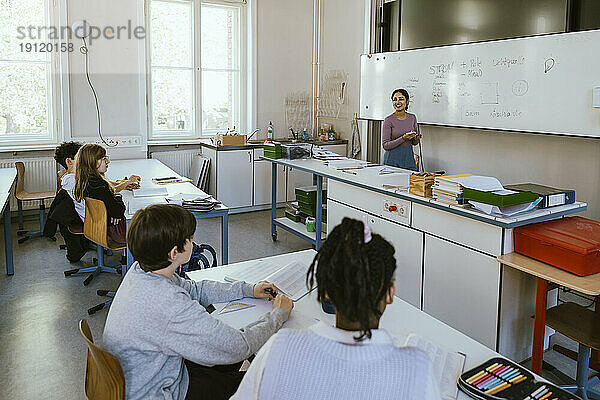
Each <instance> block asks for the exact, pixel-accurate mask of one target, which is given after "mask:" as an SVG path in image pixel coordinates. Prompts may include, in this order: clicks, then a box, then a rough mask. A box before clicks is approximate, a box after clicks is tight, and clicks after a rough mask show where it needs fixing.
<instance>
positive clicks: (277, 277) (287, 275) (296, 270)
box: [266, 261, 308, 301]
mask: <svg viewBox="0 0 600 400" xmlns="http://www.w3.org/2000/svg"><path fill="white" fill-rule="evenodd" d="M307 271H308V266H306V265H304V264H301V263H299V262H297V261H292V262H291V263H289V264H288V265H286V266H285V267H283V268H281V269H280V270H278V271H277V272H275V273H273V274H271V275H269V276H268V277H267V278H266V280H267V281H269V282H271V283H273V284H274V285H275V286H277V287H278V288H279V290H281V291H282V292H283V293H284V294H285V295H286V296H288V297H289V298H290V299H292V300H293V301H298V300H300V298H302V297H303V296H304V295H305V294H307V293H308V288H307V287H306V272H307Z"/></svg>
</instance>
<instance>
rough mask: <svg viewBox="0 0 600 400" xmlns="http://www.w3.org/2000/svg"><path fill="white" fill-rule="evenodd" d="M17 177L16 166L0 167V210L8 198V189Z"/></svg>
mask: <svg viewBox="0 0 600 400" xmlns="http://www.w3.org/2000/svg"><path fill="white" fill-rule="evenodd" d="M15 179H17V170H16V168H0V211H2V210H4V206H5V204H6V203H7V202H8V201H9V199H10V195H11V193H10V191H11V189H12V186H13V184H14V183H15Z"/></svg>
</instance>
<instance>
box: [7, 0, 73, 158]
mask: <svg viewBox="0 0 600 400" xmlns="http://www.w3.org/2000/svg"><path fill="white" fill-rule="evenodd" d="M56 14H57V8H56V7H55V6H53V2H52V1H49V0H48V1H40V0H0V147H11V146H13V147H14V146H18V145H21V146H29V147H31V145H34V146H35V145H44V144H46V145H49V144H56V143H57V141H58V139H59V134H58V129H59V126H58V124H59V121H60V118H59V116H60V115H61V107H60V105H61V98H62V91H61V90H62V89H61V79H60V74H59V73H57V71H58V66H59V65H60V64H59V61H60V58H61V53H62V51H61V46H63V47H64V49H62V50H64V51H65V52H66V51H68V49H69V48H68V45H67V44H66V43H61V41H60V39H59V38H57V37H56V36H52V27H53V25H52V23H53V22H54V21H55V20H57V19H58V18H57V15H56ZM30 27H33V29H31V28H30ZM55 33H56V32H55Z"/></svg>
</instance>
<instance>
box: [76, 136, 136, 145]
mask: <svg viewBox="0 0 600 400" xmlns="http://www.w3.org/2000/svg"><path fill="white" fill-rule="evenodd" d="M104 140H105V141H106V143H108V145H109V146H111V147H118V148H124V147H140V146H141V145H142V137H141V136H109V137H104ZM85 142H86V143H95V144H99V145H101V146H103V145H105V143H104V142H103V141H102V140H100V138H95V139H93V140H86V141H85Z"/></svg>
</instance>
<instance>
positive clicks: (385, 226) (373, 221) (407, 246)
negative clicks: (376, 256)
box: [327, 200, 423, 309]
mask: <svg viewBox="0 0 600 400" xmlns="http://www.w3.org/2000/svg"><path fill="white" fill-rule="evenodd" d="M344 217H349V218H354V219H358V220H360V221H363V223H366V224H367V225H368V226H369V227H370V228H371V231H372V232H373V233H377V234H379V235H381V236H383V238H384V239H386V240H387V241H388V242H390V243H391V244H392V246H394V250H395V254H394V256H395V258H396V271H395V272H394V284H395V286H396V296H398V297H399V298H401V299H402V300H404V301H406V302H408V303H410V304H412V305H413V306H415V307H417V308H419V309H420V308H421V284H422V263H423V233H422V232H419V231H416V230H414V229H410V228H408V227H405V226H403V225H400V224H397V223H394V222H391V221H387V220H384V219H382V218H379V217H376V216H374V215H371V214H368V213H366V212H364V211H360V210H357V209H355V208H352V207H349V206H347V205H345V204H342V203H339V202H337V201H335V200H328V201H327V234H329V232H331V230H332V229H333V228H334V227H335V226H336V225H338V224H339V223H340V222H342V219H343V218H344Z"/></svg>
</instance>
